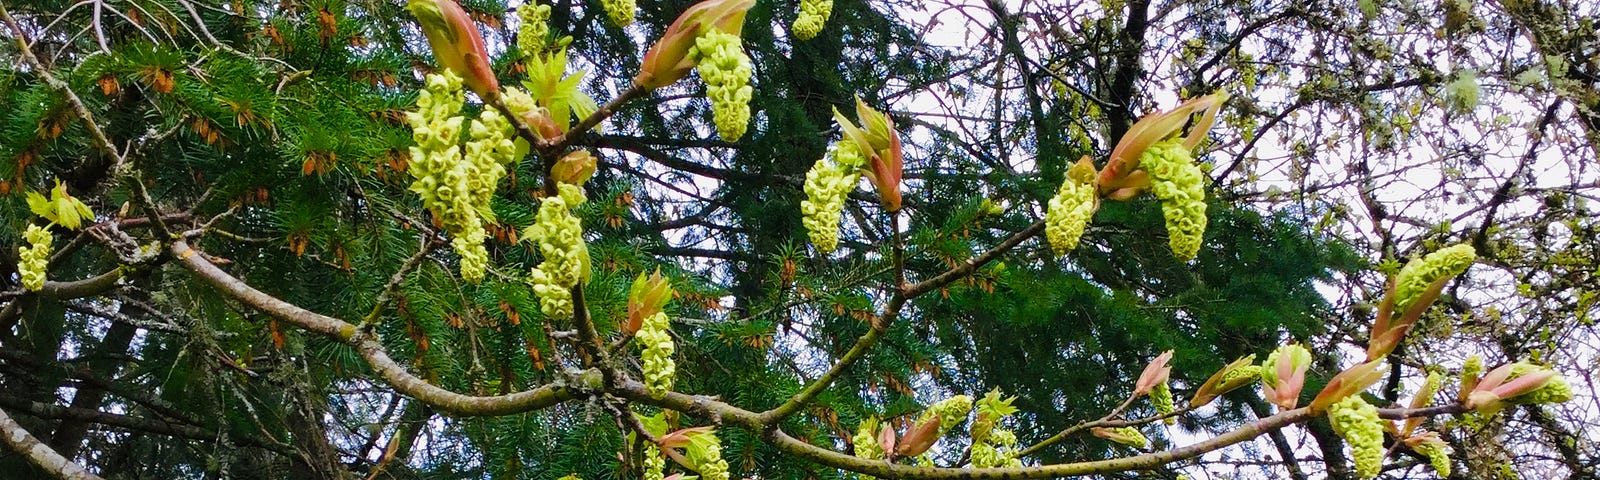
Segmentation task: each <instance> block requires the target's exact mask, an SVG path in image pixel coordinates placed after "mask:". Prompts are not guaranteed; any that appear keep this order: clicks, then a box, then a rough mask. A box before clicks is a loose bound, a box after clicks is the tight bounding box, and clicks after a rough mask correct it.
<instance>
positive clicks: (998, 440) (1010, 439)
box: [972, 428, 1022, 468]
mask: <svg viewBox="0 0 1600 480" xmlns="http://www.w3.org/2000/svg"><path fill="white" fill-rule="evenodd" d="M1016 447H1017V435H1016V434H1015V433H1012V432H1011V431H1010V430H1006V429H1003V428H997V429H995V430H994V431H993V432H992V433H990V434H989V437H988V438H987V439H986V441H983V442H978V443H976V444H973V445H972V466H974V467H977V468H990V467H1020V466H1022V460H1020V459H1018V458H1017V448H1016Z"/></svg>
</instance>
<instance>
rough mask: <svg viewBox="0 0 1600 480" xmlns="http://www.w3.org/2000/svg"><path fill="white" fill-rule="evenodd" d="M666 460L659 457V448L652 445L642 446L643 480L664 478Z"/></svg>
mask: <svg viewBox="0 0 1600 480" xmlns="http://www.w3.org/2000/svg"><path fill="white" fill-rule="evenodd" d="M666 469H667V459H665V458H662V457H661V448H659V447H656V444H654V443H647V444H645V446H644V480H661V479H663V478H666Z"/></svg>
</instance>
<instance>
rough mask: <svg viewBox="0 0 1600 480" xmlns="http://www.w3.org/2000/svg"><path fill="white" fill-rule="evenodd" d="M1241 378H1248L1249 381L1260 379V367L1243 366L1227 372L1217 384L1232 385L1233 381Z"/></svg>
mask: <svg viewBox="0 0 1600 480" xmlns="http://www.w3.org/2000/svg"><path fill="white" fill-rule="evenodd" d="M1243 378H1249V379H1251V380H1255V379H1259V378H1261V366H1260V365H1245V366H1243V367H1239V368H1235V369H1233V370H1230V371H1228V373H1225V374H1222V380H1221V381H1219V382H1218V383H1222V384H1227V383H1232V382H1233V381H1234V380H1239V379H1243Z"/></svg>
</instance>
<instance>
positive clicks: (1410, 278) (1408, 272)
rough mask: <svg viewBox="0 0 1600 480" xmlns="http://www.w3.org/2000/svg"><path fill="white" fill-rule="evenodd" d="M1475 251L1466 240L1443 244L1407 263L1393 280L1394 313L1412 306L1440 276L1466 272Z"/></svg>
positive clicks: (1444, 276)
mask: <svg viewBox="0 0 1600 480" xmlns="http://www.w3.org/2000/svg"><path fill="white" fill-rule="evenodd" d="M1477 258H1478V254H1477V252H1476V251H1475V250H1473V249H1472V246H1471V245H1467V244H1465V243H1463V244H1459V245H1454V246H1451V247H1446V248H1444V249H1442V250H1439V251H1437V252H1433V253H1430V254H1428V255H1426V256H1423V257H1422V258H1416V259H1412V260H1411V261H1410V262H1406V266H1405V267H1403V268H1401V269H1400V274H1399V277H1398V278H1397V279H1395V289H1394V292H1395V294H1394V298H1395V301H1394V311H1395V313H1396V314H1401V313H1404V312H1405V311H1407V310H1410V309H1411V305H1412V304H1414V303H1416V302H1417V299H1418V298H1419V297H1421V296H1422V293H1423V292H1425V291H1427V290H1428V286H1430V285H1433V282H1436V281H1439V280H1440V279H1444V278H1450V277H1454V276H1456V275H1460V274H1461V273H1462V272H1466V271H1467V267H1470V266H1472V262H1473V261H1474V260H1476V259H1477Z"/></svg>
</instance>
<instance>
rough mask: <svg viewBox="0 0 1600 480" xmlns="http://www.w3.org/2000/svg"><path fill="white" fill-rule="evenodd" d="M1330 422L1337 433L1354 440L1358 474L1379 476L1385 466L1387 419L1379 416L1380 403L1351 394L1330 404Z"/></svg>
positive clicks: (1346, 438) (1351, 453)
mask: <svg viewBox="0 0 1600 480" xmlns="http://www.w3.org/2000/svg"><path fill="white" fill-rule="evenodd" d="M1328 423H1330V424H1332V425H1333V431H1334V433H1337V434H1338V435H1339V436H1340V437H1342V438H1344V440H1345V442H1346V443H1349V444H1350V456H1351V457H1352V458H1353V459H1354V460H1355V464H1356V476H1358V477H1361V478H1375V477H1377V476H1378V472H1379V471H1381V470H1382V468H1383V430H1384V424H1385V422H1384V420H1383V419H1382V418H1380V417H1379V416H1378V409H1377V407H1373V406H1372V405H1371V404H1368V403H1367V402H1366V400H1362V399H1361V396H1360V395H1351V396H1350V397H1348V398H1345V399H1344V400H1341V401H1339V402H1338V403H1335V404H1333V405H1331V406H1330V408H1329V409H1328Z"/></svg>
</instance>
